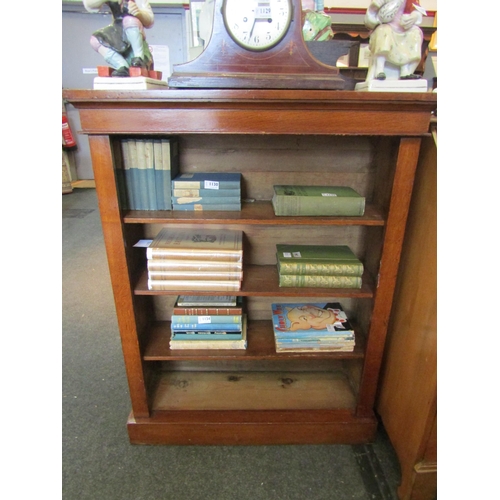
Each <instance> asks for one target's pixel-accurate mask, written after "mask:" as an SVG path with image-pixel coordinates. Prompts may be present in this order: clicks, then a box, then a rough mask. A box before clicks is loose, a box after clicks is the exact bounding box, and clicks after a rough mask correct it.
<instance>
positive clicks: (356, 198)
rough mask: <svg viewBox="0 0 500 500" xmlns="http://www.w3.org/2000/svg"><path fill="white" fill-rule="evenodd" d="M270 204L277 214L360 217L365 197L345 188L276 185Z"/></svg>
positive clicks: (363, 209)
mask: <svg viewBox="0 0 500 500" xmlns="http://www.w3.org/2000/svg"><path fill="white" fill-rule="evenodd" d="M273 187H274V194H273V197H272V204H273V208H274V212H275V214H276V215H285V216H291V215H304V216H318V215H326V216H346V217H351V216H361V215H363V214H364V213H365V197H364V196H361V195H360V194H359V193H357V192H356V191H354V189H352V188H350V187H345V186H291V185H276V186H273Z"/></svg>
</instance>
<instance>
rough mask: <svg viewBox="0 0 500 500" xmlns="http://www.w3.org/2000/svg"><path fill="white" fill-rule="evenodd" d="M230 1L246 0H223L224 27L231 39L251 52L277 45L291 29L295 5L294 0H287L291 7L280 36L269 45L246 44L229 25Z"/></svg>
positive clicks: (261, 50)
mask: <svg viewBox="0 0 500 500" xmlns="http://www.w3.org/2000/svg"><path fill="white" fill-rule="evenodd" d="M230 1H235V2H243V1H245V0H223V2H222V7H221V13H222V19H223V21H224V28H225V30H226V32H227V34H228V35H229V36H230V38H231V40H233V41H234V42H235V43H236V44H237V45H239V46H240V47H241V48H243V49H245V50H249V51H251V52H265V51H266V50H270V49H272V48H273V47H275V46H276V45H278V44H279V43H280V42H281V41H282V40H283V38H284V37H285V36H286V34H287V33H288V31H289V30H290V26H291V24H292V22H293V17H294V16H293V8H294V5H293V1H292V0H285V1H286V2H287V3H288V7H289V9H288V17H287V19H286V25H285V26H286V27H285V29H284V30H283V31H282V32H281V34H280V36H279V37H278V38H275V39H274V40H273V41H272V42H270V44H269V45H264V46H259V47H256V46H254V45H249V44H246V43H244V42H242V41H241V40H239V39H238V38H237V37H236V35H235V34H234V32H233V31H232V30H231V28H230V26H229V23H228V20H227V14H226V6H227V3H228V2H230Z"/></svg>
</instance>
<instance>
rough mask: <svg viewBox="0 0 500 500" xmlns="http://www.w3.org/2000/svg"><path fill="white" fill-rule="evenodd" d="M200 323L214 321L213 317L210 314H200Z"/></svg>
mask: <svg viewBox="0 0 500 500" xmlns="http://www.w3.org/2000/svg"><path fill="white" fill-rule="evenodd" d="M198 323H203V324H207V323H212V318H211V317H210V316H198Z"/></svg>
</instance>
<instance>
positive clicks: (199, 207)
mask: <svg viewBox="0 0 500 500" xmlns="http://www.w3.org/2000/svg"><path fill="white" fill-rule="evenodd" d="M172 209H173V210H181V211H186V212H197V211H200V212H202V211H204V210H205V211H206V210H219V211H223V212H239V211H241V203H227V204H226V203H211V204H208V205H204V204H202V203H193V204H189V205H179V204H178V203H174V202H173V203H172Z"/></svg>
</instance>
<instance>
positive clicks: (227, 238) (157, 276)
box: [146, 228, 243, 292]
mask: <svg viewBox="0 0 500 500" xmlns="http://www.w3.org/2000/svg"><path fill="white" fill-rule="evenodd" d="M146 257H147V269H148V288H149V290H179V291H187V290H193V291H200V290H204V291H216V292H218V291H233V292H234V291H238V290H240V289H241V282H242V280H243V232H242V231H236V230H228V229H209V228H198V229H188V228H180V229H170V228H163V229H162V230H161V231H160V232H159V233H158V234H157V236H156V237H155V238H154V239H153V241H152V242H151V244H150V245H149V246H148V248H147V250H146Z"/></svg>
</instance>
